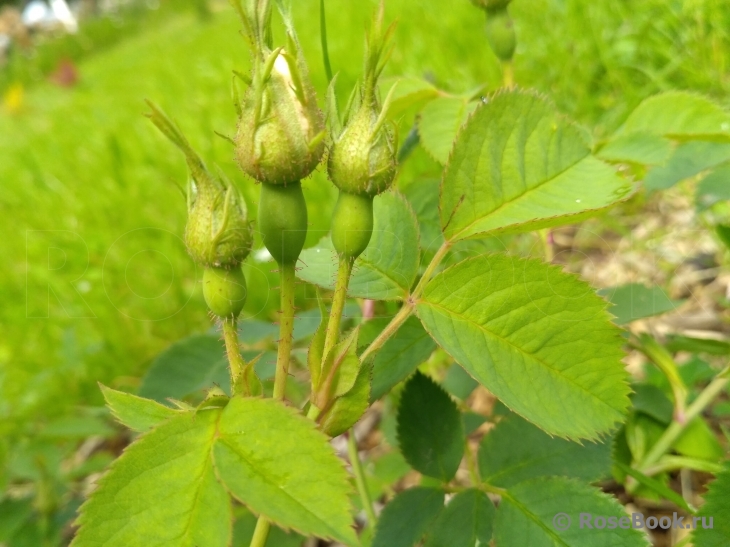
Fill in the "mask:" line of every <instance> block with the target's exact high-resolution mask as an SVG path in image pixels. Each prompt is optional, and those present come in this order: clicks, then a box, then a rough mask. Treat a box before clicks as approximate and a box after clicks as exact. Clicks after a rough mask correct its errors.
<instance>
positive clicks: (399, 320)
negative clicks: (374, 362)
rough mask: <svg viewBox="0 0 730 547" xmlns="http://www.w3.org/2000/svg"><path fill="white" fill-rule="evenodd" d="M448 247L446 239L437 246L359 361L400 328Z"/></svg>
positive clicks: (373, 351) (380, 345)
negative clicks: (413, 285)
mask: <svg viewBox="0 0 730 547" xmlns="http://www.w3.org/2000/svg"><path fill="white" fill-rule="evenodd" d="M449 249H451V242H450V241H446V242H444V244H443V245H441V247H440V248H439V250H438V251H436V254H435V255H434V256H433V258H432V259H431V262H430V263H429V265H428V266H427V267H426V271H425V272H423V276H421V280H420V281H419V282H418V285H416V288H415V289H414V290H413V293H411V296H410V297H408V298H407V299H406V301H405V302H403V306H402V307H401V309H400V310H398V313H396V314H395V316H393V319H391V320H390V323H388V325H387V326H386V327H385V328H384V329H383V330H382V332H381V333H380V334H379V335H378V336H377V338H375V340H373V341H372V342H371V343H370V345H369V346H368V347H367V348H366V349H365V351H363V352H362V354H361V355H360V361H365V359H367V358H368V357H370V356H371V355H373V354H374V353H375V352H376V351H378V350H379V349H380V348H381V347H383V344H385V343H386V342H387V341H388V339H389V338H390V337H391V336H393V335H394V334H395V332H396V331H397V330H398V329H399V328H400V326H401V325H402V324H403V323H405V321H406V319H408V318H409V317H410V315H411V313H413V309H414V307H415V305H416V303H417V302H418V298H420V296H421V294H423V290H424V289H425V288H426V285H427V284H428V282H429V281H430V280H431V278H432V277H433V274H434V272H435V271H436V268H438V266H439V264H441V261H442V260H443V259H444V258H445V257H446V253H448V252H449Z"/></svg>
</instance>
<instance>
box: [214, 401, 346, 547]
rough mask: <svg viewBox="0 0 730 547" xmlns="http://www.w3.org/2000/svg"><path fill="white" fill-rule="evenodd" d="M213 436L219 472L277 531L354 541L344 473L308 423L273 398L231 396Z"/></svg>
mask: <svg viewBox="0 0 730 547" xmlns="http://www.w3.org/2000/svg"><path fill="white" fill-rule="evenodd" d="M218 434H219V436H220V437H219V438H218V440H217V442H216V443H215V446H214V447H213V456H214V461H215V467H216V471H217V474H218V477H219V478H220V480H221V481H222V482H223V484H225V486H226V487H227V488H228V490H229V491H230V492H231V493H232V494H233V495H234V496H235V497H236V498H237V499H239V500H240V501H241V502H242V503H244V504H245V505H246V506H247V507H248V508H249V509H251V510H252V511H253V512H255V513H257V514H258V513H261V514H263V515H265V516H266V517H267V518H268V519H270V520H271V521H272V522H273V523H275V524H276V525H278V526H280V527H282V528H284V529H287V528H291V529H294V530H296V531H297V532H299V533H301V534H304V535H316V536H318V537H322V538H331V539H335V540H337V541H340V542H342V543H345V544H347V545H355V544H357V538H356V536H355V531H354V530H353V529H352V528H351V519H350V503H349V498H348V496H349V494H350V486H349V482H348V477H347V473H346V471H345V469H344V467H343V465H342V462H341V461H340V460H339V459H338V458H337V456H335V454H334V452H333V451H332V448H331V447H330V446H329V444H328V442H327V437H326V436H325V435H324V434H322V433H321V432H319V431H317V430H316V429H315V424H314V423H313V422H311V421H309V420H307V419H306V418H304V417H303V416H301V415H300V414H298V413H297V412H296V411H295V410H293V409H290V408H288V407H286V406H284V405H283V404H281V403H280V402H278V401H274V400H272V399H240V398H234V399H231V401H230V402H229V403H228V406H226V408H225V409H224V410H223V412H222V414H221V418H220V422H219V424H218Z"/></svg>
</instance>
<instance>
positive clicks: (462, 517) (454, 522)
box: [424, 488, 496, 547]
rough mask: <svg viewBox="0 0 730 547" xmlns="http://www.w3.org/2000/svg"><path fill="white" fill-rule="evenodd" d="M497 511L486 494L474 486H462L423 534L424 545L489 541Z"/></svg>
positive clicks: (468, 546) (470, 545)
mask: <svg viewBox="0 0 730 547" xmlns="http://www.w3.org/2000/svg"><path fill="white" fill-rule="evenodd" d="M495 513H496V511H495V509H494V504H492V502H491V500H490V499H489V497H488V496H487V495H486V494H485V493H484V492H481V491H479V490H477V489H475V488H474V489H470V490H465V491H464V492H461V493H459V494H458V495H456V496H455V497H454V499H452V500H451V501H450V502H449V504H448V505H447V506H446V508H445V509H444V510H443V511H441V514H440V515H439V516H438V518H437V519H436V521H435V522H434V524H433V526H432V527H431V530H429V532H428V534H427V536H426V542H425V544H424V547H474V546H475V545H476V544H477V540H478V541H479V545H485V546H486V545H489V540H490V539H492V526H493V523H494V515H495Z"/></svg>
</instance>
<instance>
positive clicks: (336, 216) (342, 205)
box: [332, 191, 373, 259]
mask: <svg viewBox="0 0 730 547" xmlns="http://www.w3.org/2000/svg"><path fill="white" fill-rule="evenodd" d="M372 234H373V198H371V197H370V196H369V195H362V196H361V195H358V194H348V193H347V192H343V191H340V195H339V197H338V198H337V204H336V205H335V211H334V213H333V215H332V245H333V246H334V248H335V250H336V251H337V254H338V255H340V256H342V257H345V258H348V259H354V258H357V257H358V256H360V255H361V254H362V253H363V252H364V251H365V249H366V248H367V246H368V243H370V237H371V236H372Z"/></svg>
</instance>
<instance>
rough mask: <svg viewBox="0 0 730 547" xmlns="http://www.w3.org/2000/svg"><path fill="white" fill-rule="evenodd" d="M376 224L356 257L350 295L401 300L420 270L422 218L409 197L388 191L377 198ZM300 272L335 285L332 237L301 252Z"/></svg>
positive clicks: (320, 282) (305, 277)
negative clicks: (368, 239)
mask: <svg viewBox="0 0 730 547" xmlns="http://www.w3.org/2000/svg"><path fill="white" fill-rule="evenodd" d="M373 214H374V225H373V235H372V238H371V239H370V244H369V245H368V248H367V249H366V250H365V252H364V253H363V254H362V255H360V257H359V258H358V259H357V260H356V261H355V267H354V268H353V274H352V278H351V279H350V286H349V289H348V295H349V296H351V297H354V298H372V299H375V300H397V299H403V298H405V297H406V296H408V293H409V291H410V288H411V285H412V284H413V281H414V280H415V278H416V273H417V272H418V261H419V252H418V222H417V220H416V215H415V213H414V212H413V210H412V209H411V206H410V205H409V204H408V201H407V200H406V199H405V198H404V197H403V196H402V195H400V194H398V193H396V192H386V193H384V194H382V195H380V196H377V197H376V198H375V200H374V202H373ZM300 263H301V264H302V268H301V269H300V270H297V276H298V277H299V278H300V279H303V280H304V281H307V282H309V283H313V284H314V285H317V286H320V287H323V288H326V289H330V290H332V289H334V282H335V279H336V274H337V255H336V253H335V251H334V249H333V248H332V242H331V240H330V238H329V237H326V238H324V239H322V240H321V241H320V242H319V243H318V244H317V246H316V247H312V248H309V249H305V250H304V251H303V252H302V254H301V260H300Z"/></svg>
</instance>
